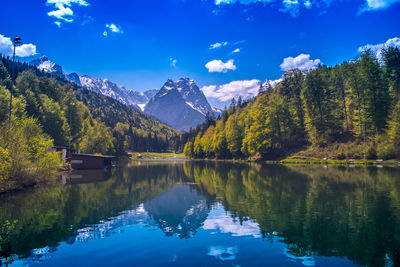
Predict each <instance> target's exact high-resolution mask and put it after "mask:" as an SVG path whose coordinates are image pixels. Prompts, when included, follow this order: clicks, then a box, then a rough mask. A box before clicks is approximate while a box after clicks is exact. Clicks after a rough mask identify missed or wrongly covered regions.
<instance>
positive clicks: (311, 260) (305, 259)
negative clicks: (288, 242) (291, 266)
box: [284, 248, 315, 266]
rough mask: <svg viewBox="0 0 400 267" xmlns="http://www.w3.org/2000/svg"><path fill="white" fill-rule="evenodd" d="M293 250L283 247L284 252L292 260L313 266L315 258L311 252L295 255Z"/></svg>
mask: <svg viewBox="0 0 400 267" xmlns="http://www.w3.org/2000/svg"><path fill="white" fill-rule="evenodd" d="M294 253H295V252H294V251H291V250H290V249H287V248H285V250H284V254H285V255H286V256H287V257H288V258H289V259H291V260H292V261H301V263H302V264H303V265H305V266H315V260H314V256H313V255H312V253H306V255H304V256H296V255H295V254H294Z"/></svg>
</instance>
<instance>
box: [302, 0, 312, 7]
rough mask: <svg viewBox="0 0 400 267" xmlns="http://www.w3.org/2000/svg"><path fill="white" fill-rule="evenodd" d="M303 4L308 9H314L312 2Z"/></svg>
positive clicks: (308, 0)
mask: <svg viewBox="0 0 400 267" xmlns="http://www.w3.org/2000/svg"><path fill="white" fill-rule="evenodd" d="M303 4H304V6H305V7H306V8H311V7H312V3H311V1H310V0H307V1H305V2H304V3H303Z"/></svg>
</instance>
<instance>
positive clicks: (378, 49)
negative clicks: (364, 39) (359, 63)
mask: <svg viewBox="0 0 400 267" xmlns="http://www.w3.org/2000/svg"><path fill="white" fill-rule="evenodd" d="M389 46H396V47H400V38H399V37H394V38H391V39H388V40H387V41H386V42H384V43H380V44H375V45H371V44H367V45H364V46H361V47H359V48H358V51H359V52H360V53H361V52H363V51H365V50H368V49H370V50H371V51H372V53H374V54H375V56H376V57H377V58H378V59H381V58H382V48H385V47H389Z"/></svg>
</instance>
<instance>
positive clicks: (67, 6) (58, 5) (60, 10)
mask: <svg viewBox="0 0 400 267" xmlns="http://www.w3.org/2000/svg"><path fill="white" fill-rule="evenodd" d="M46 3H47V5H49V6H54V8H55V10H52V11H50V12H48V13H47V15H49V16H50V17H54V18H56V19H57V22H58V23H56V25H57V26H59V27H60V26H61V21H64V22H73V21H74V18H73V16H74V12H73V11H72V9H71V6H72V5H73V4H74V5H78V6H89V3H88V2H86V1H85V0H47V2H46Z"/></svg>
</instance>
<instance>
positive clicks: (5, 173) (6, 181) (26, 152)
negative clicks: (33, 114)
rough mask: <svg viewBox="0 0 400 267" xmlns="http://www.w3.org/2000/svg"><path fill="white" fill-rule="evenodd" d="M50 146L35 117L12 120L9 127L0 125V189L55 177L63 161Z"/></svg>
mask: <svg viewBox="0 0 400 267" xmlns="http://www.w3.org/2000/svg"><path fill="white" fill-rule="evenodd" d="M52 148H53V140H51V139H49V138H48V137H47V136H46V135H44V134H43V132H42V130H41V128H40V126H39V125H38V124H37V121H36V120H35V119H32V118H29V119H22V120H14V121H13V123H12V126H11V128H10V129H9V126H8V123H3V124H2V125H0V192H3V191H8V190H13V189H19V188H22V187H24V186H29V185H33V184H36V183H38V182H45V181H47V180H49V179H51V178H54V177H55V176H56V174H57V173H58V170H59V169H60V168H62V167H63V162H62V160H61V156H60V154H59V153H57V152H51V151H50V150H51V149H52Z"/></svg>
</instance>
